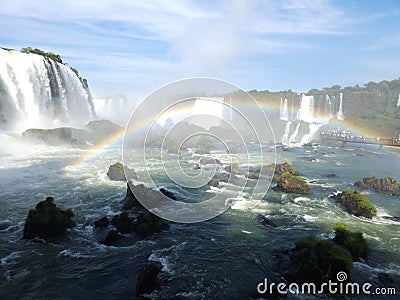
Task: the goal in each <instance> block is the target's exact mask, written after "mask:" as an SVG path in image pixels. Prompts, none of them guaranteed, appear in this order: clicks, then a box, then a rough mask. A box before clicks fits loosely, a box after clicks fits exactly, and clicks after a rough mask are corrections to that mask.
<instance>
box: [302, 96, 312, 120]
mask: <svg viewBox="0 0 400 300" xmlns="http://www.w3.org/2000/svg"><path fill="white" fill-rule="evenodd" d="M298 119H299V120H300V121H304V122H307V123H311V122H314V96H305V95H304V94H303V95H301V103H300V110H299V114H298Z"/></svg>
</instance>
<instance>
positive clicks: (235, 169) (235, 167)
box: [225, 163, 242, 175]
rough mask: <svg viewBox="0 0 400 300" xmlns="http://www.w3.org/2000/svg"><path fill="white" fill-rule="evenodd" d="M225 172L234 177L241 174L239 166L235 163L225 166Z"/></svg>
mask: <svg viewBox="0 0 400 300" xmlns="http://www.w3.org/2000/svg"><path fill="white" fill-rule="evenodd" d="M225 171H227V172H229V173H231V174H234V175H240V174H241V173H242V170H240V168H239V165H238V164H237V163H233V164H231V165H228V166H226V167H225Z"/></svg>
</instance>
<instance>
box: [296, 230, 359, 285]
mask: <svg viewBox="0 0 400 300" xmlns="http://www.w3.org/2000/svg"><path fill="white" fill-rule="evenodd" d="M294 259H295V262H296V264H297V266H298V267H299V270H298V273H299V278H300V280H305V281H307V282H314V283H321V282H326V281H328V280H332V281H336V274H337V273H338V272H340V271H343V272H346V273H347V274H348V275H350V274H351V271H352V268H353V263H352V262H353V260H352V257H351V255H350V253H349V251H347V250H346V249H345V248H343V247H341V246H339V245H337V244H335V243H334V242H332V241H331V240H317V239H316V238H314V237H312V236H309V237H303V238H300V239H298V240H297V241H296V248H295V252H294Z"/></svg>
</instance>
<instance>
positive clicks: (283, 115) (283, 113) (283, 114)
mask: <svg viewBox="0 0 400 300" xmlns="http://www.w3.org/2000/svg"><path fill="white" fill-rule="evenodd" d="M279 118H280V119H281V120H282V121H288V120H289V111H288V100H287V99H285V100H284V101H282V98H281V109H280V115H279Z"/></svg>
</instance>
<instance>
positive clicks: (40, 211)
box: [23, 197, 75, 239]
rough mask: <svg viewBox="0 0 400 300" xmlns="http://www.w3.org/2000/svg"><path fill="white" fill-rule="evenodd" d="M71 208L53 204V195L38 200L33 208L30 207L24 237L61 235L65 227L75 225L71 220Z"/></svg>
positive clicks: (44, 237) (53, 236)
mask: <svg viewBox="0 0 400 300" xmlns="http://www.w3.org/2000/svg"><path fill="white" fill-rule="evenodd" d="M73 216H74V213H73V212H72V210H70V209H68V210H62V209H60V208H58V207H57V206H56V205H55V204H54V198H53V197H47V198H46V200H45V201H41V202H39V203H38V204H37V205H36V207H35V209H31V210H30V211H29V213H28V217H27V219H26V222H25V226H24V235H23V237H24V238H26V239H32V238H34V237H39V238H43V239H49V238H56V237H60V236H62V235H63V234H64V233H65V232H66V230H67V228H71V227H74V226H75V222H74V221H73V220H72V217H73Z"/></svg>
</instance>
